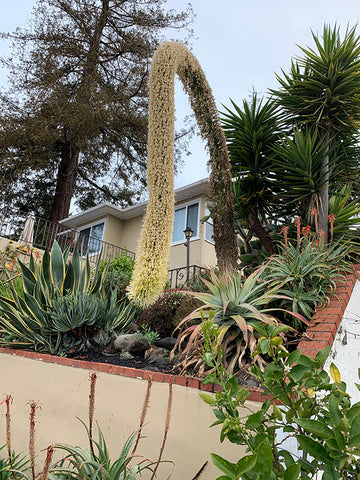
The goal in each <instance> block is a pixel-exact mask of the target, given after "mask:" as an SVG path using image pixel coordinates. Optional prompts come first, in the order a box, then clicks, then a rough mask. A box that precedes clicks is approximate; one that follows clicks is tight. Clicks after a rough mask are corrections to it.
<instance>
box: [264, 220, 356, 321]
mask: <svg viewBox="0 0 360 480" xmlns="http://www.w3.org/2000/svg"><path fill="white" fill-rule="evenodd" d="M305 228H306V227H305ZM278 250H279V253H278V254H277V255H273V256H271V257H270V258H269V260H268V261H267V262H266V264H265V268H264V270H263V273H262V278H263V279H264V280H265V281H270V282H271V285H272V286H273V287H276V288H277V289H278V293H279V294H280V295H283V298H282V299H278V300H277V305H278V306H280V307H281V308H283V309H284V310H291V311H292V312H296V313H300V314H301V315H303V316H304V317H305V318H306V319H308V320H310V319H311V316H312V315H313V313H314V311H315V308H316V307H317V306H318V305H319V304H321V303H323V302H326V300H327V297H328V295H329V293H330V292H331V291H333V290H334V288H335V286H336V281H338V280H339V279H340V278H341V275H342V274H343V273H344V272H346V270H348V269H349V264H348V263H347V262H346V256H347V255H348V254H349V252H350V251H351V245H349V244H348V243H338V242H333V243H332V244H331V245H324V244H322V242H321V239H319V236H318V235H316V234H315V235H308V236H306V238H305V237H303V238H302V239H301V241H300V242H299V244H298V245H296V246H295V245H293V244H292V243H291V242H287V241H286V243H285V244H279V246H278ZM284 320H285V321H287V322H289V323H290V325H292V326H294V327H295V328H297V329H299V330H303V329H304V327H305V325H306V324H305V323H304V322H301V321H299V318H298V317H294V316H289V315H288V314H285V315H284Z"/></svg>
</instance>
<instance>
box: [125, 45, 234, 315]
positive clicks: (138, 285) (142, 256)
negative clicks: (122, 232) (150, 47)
mask: <svg viewBox="0 0 360 480" xmlns="http://www.w3.org/2000/svg"><path fill="white" fill-rule="evenodd" d="M176 74H177V75H178V76H179V78H180V80H181V81H182V83H183V86H184V89H185V91H186V93H187V94H188V95H189V98H190V102H191V105H192V108H193V110H194V113H195V116H196V119H197V122H198V124H199V127H200V131H201V134H202V136H203V137H204V138H205V139H206V140H207V144H208V148H209V152H210V158H211V160H210V167H211V176H210V195H211V196H212V197H213V198H212V200H213V202H214V206H213V209H212V210H213V211H212V214H213V221H214V237H215V249H216V254H217V258H218V267H219V270H220V273H221V272H223V273H229V272H230V271H234V269H236V261H237V246H236V235H235V229H234V221H233V219H234V217H233V206H232V193H231V173H230V163H229V159H228V154H227V147H226V141H225V137H224V134H223V132H222V129H221V126H220V120H219V117H218V112H217V109H216V106H215V102H214V99H213V95H212V92H211V89H210V87H209V85H208V83H207V81H206V78H205V75H204V73H203V71H202V69H201V67H200V65H199V63H198V61H197V60H196V58H195V57H194V55H193V54H192V53H191V52H190V51H189V50H188V49H187V48H186V47H185V46H184V45H182V44H181V43H178V42H166V43H163V44H162V45H160V47H159V48H158V49H157V51H156V52H155V54H154V57H153V60H152V64H151V71H150V90H149V131H148V166H147V182H148V192H149V201H148V206H147V210H146V214H145V218H144V222H143V225H142V230H141V233H140V238H139V243H138V247H137V253H136V261H135V267H134V272H133V276H132V279H131V282H130V285H129V288H128V296H129V297H130V298H131V299H133V300H134V302H135V303H137V304H139V305H141V306H143V307H145V306H147V305H150V304H151V303H153V302H154V301H155V300H156V299H157V298H158V297H159V295H160V293H161V292H162V290H163V289H164V286H165V284H166V279H167V272H168V263H169V255H170V246H171V236H172V230H173V221H174V198H175V195H174V161H173V158H174V124H175V92H174V83H175V75H176Z"/></svg>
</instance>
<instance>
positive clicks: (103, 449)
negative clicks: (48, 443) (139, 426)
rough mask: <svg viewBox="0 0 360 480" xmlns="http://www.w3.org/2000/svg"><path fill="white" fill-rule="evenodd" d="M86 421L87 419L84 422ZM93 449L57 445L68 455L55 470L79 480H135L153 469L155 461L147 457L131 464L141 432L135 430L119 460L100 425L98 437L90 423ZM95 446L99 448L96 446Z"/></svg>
mask: <svg viewBox="0 0 360 480" xmlns="http://www.w3.org/2000/svg"><path fill="white" fill-rule="evenodd" d="M82 423H83V422H82ZM83 425H84V427H85V428H86V431H87V435H88V438H89V443H90V449H86V448H83V447H73V446H71V445H66V444H57V445H56V448H57V449H59V450H61V451H64V452H65V453H66V457H65V459H64V460H62V461H60V462H59V463H58V465H57V467H56V469H55V471H54V473H55V475H56V477H58V476H65V477H67V478H73V479H79V480H88V479H93V480H103V479H105V478H106V479H108V480H132V479H135V478H136V477H138V476H140V475H141V472H143V471H144V470H150V469H151V465H153V463H152V462H150V461H149V460H146V459H143V460H142V461H140V462H139V463H138V464H136V465H134V466H130V465H129V464H130V462H131V461H132V460H133V456H132V455H131V452H130V450H131V448H132V447H133V446H134V443H135V441H136V437H137V435H138V432H134V433H133V434H132V435H131V436H130V437H129V438H128V439H127V440H126V442H125V444H124V445H123V447H122V449H121V451H120V453H119V454H118V457H117V458H116V460H114V461H112V460H111V457H110V455H109V451H108V447H107V444H106V441H105V439H104V436H103V434H102V432H101V430H100V427H99V426H98V440H97V441H95V440H92V439H91V436H90V432H89V429H88V427H87V426H86V425H85V424H84V423H83ZM94 447H95V448H94Z"/></svg>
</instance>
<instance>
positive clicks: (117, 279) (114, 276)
mask: <svg viewBox="0 0 360 480" xmlns="http://www.w3.org/2000/svg"><path fill="white" fill-rule="evenodd" d="M134 264H135V260H134V259H133V258H132V257H131V256H129V255H128V253H127V252H126V251H124V252H122V253H121V255H120V254H116V255H115V257H114V259H113V260H111V261H108V260H102V261H101V263H100V271H101V272H103V271H106V273H105V278H104V284H105V287H106V289H112V290H113V289H116V291H117V298H118V299H119V300H120V299H122V298H124V297H125V295H126V289H127V287H128V285H129V282H130V279H131V276H132V272H133V270H134Z"/></svg>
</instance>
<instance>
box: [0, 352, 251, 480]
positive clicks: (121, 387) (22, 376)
mask: <svg viewBox="0 0 360 480" xmlns="http://www.w3.org/2000/svg"><path fill="white" fill-rule="evenodd" d="M7 352H9V351H8V350H6V349H1V352H0V378H1V391H0V394H1V395H5V394H12V395H13V396H14V402H13V405H12V412H13V414H12V432H13V448H14V449H15V450H16V451H18V452H19V451H27V445H28V429H29V427H28V417H29V405H27V403H28V402H29V401H31V400H35V401H39V402H40V405H41V409H40V410H38V412H37V427H36V432H37V436H36V442H37V450H38V451H40V450H41V449H44V448H45V447H46V446H47V445H48V444H49V443H50V442H65V443H70V444H72V445H82V446H87V437H86V434H85V430H84V428H83V426H82V425H81V424H80V422H79V421H78V420H77V419H76V417H80V418H81V419H83V420H84V421H85V422H86V421H87V415H88V396H89V385H90V384H89V370H87V369H86V367H87V366H88V365H82V364H87V363H88V362H81V361H77V362H78V363H77V365H74V366H70V365H66V363H68V362H70V361H71V360H69V359H66V358H61V357H60V358H58V357H51V356H50V355H38V359H35V355H37V354H33V358H26V356H21V355H22V354H25V353H31V352H19V353H20V355H17V354H16V353H14V351H13V353H12V354H9V353H7ZM47 357H51V358H52V359H56V358H57V359H58V360H59V361H63V363H64V365H61V364H59V363H49V358H47ZM78 367H85V368H78ZM91 367H95V368H93V370H94V369H98V370H101V368H103V369H104V370H105V369H106V367H108V370H110V372H111V368H109V367H112V366H109V365H105V366H103V365H102V364H91ZM118 368H122V367H112V373H110V372H105V371H103V372H99V374H98V380H97V387H96V404H95V405H96V406H95V418H96V420H97V421H98V422H99V425H100V426H101V429H102V431H103V433H104V435H105V438H106V440H107V442H108V446H109V447H110V452H111V455H112V458H113V459H114V458H116V453H117V452H119V451H120V449H121V447H122V445H123V444H124V442H125V440H126V439H127V437H128V436H129V435H130V434H131V433H132V432H134V431H135V430H136V429H137V428H138V426H139V416H140V412H141V409H142V404H143V400H144V396H145V392H146V389H147V385H148V382H147V380H146V378H148V377H149V376H151V375H153V377H154V381H153V383H152V389H151V397H150V408H149V409H148V412H147V419H146V422H147V424H146V426H145V428H144V430H143V435H144V436H145V438H143V439H142V440H141V441H140V445H139V448H138V450H137V453H138V454H141V455H144V456H145V457H146V458H150V459H157V457H158V454H159V449H160V445H161V442H162V438H163V431H164V423H165V416H166V409H167V401H168V390H169V381H171V382H174V384H173V386H172V388H173V405H172V415H171V423H170V430H169V434H168V440H167V443H166V447H165V450H164V455H163V458H164V459H166V460H172V461H173V462H174V464H175V469H174V472H173V475H172V477H171V478H172V479H173V480H180V479H181V480H184V479H188V480H190V479H192V478H193V477H194V476H195V474H196V473H197V472H198V471H199V469H200V468H201V466H202V465H203V464H204V463H205V462H206V461H208V465H207V466H206V468H205V470H204V473H203V474H202V476H201V479H202V480H203V479H204V480H207V479H208V480H210V479H214V478H217V476H218V474H219V471H218V470H217V469H216V468H215V467H214V466H213V465H212V462H211V459H210V453H211V452H215V453H218V454H220V455H223V456H224V457H226V458H227V459H229V460H232V461H235V460H238V459H239V458H240V452H241V450H240V448H241V447H238V446H235V445H232V444H230V443H229V442H227V441H226V442H224V443H223V444H220V442H219V431H220V429H219V427H214V428H211V429H210V428H209V425H211V423H213V422H214V421H215V417H214V415H213V413H212V410H211V408H210V407H209V406H208V405H206V404H205V403H204V402H203V401H202V400H201V399H200V397H199V389H198V388H192V386H191V380H194V379H189V380H187V379H186V377H182V379H185V380H183V383H185V385H186V384H187V383H189V386H181V385H179V384H178V383H181V381H178V383H176V377H175V376H170V375H168V376H166V375H165V376H164V375H162V374H159V375H160V376H161V375H162V377H163V378H162V380H163V381H159V377H158V378H157V377H156V376H157V374H153V373H152V372H147V373H146V374H145V375H144V373H143V371H140V370H134V369H126V370H127V372H126V374H129V375H130V374H131V376H126V374H125V372H124V371H123V372H122V374H119V373H120V371H119V370H117V369H118ZM132 370H134V371H133V372H132ZM138 372H141V373H139V375H141V376H142V377H143V378H136V375H137V373H138ZM144 377H145V378H144ZM165 377H173V378H165ZM179 378H180V377H179ZM196 382H197V384H196ZM193 386H194V387H196V386H197V387H201V384H200V383H199V382H198V381H195V380H194V384H193ZM205 387H207V386H203V388H205ZM207 388H208V387H207ZM258 395H259V397H260V393H259V392H258ZM255 396H256V392H255ZM247 406H248V407H250V408H252V409H254V411H256V410H257V409H258V408H259V406H260V404H259V403H256V402H253V401H249V402H248V403H247ZM0 413H1V417H2V418H1V424H0V445H2V444H4V443H5V404H3V405H2V406H1V407H0ZM244 413H245V412H244ZM44 455H45V452H42V453H41V455H40V457H44ZM172 468H173V467H172V465H171V464H166V463H164V464H162V465H161V466H160V469H159V473H158V476H157V478H159V479H160V480H163V479H165V478H167V476H168V474H169V473H170V472H171V471H172ZM142 478H148V477H147V476H146V475H145V476H144V477H142Z"/></svg>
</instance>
